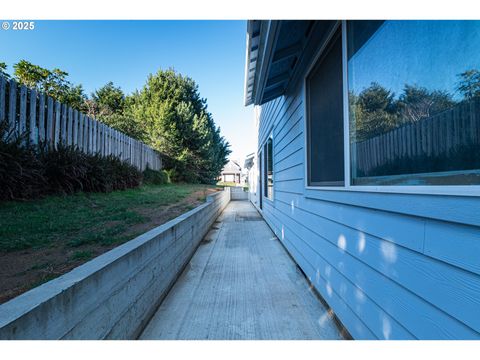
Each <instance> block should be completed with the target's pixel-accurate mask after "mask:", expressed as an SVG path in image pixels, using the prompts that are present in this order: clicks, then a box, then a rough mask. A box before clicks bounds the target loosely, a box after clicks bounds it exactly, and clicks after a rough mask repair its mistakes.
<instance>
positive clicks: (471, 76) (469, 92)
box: [457, 69, 480, 100]
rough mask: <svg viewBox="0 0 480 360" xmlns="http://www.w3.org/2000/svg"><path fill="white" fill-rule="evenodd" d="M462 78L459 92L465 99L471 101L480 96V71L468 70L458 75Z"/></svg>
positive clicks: (458, 88)
mask: <svg viewBox="0 0 480 360" xmlns="http://www.w3.org/2000/svg"><path fill="white" fill-rule="evenodd" d="M458 77H459V78H460V80H459V82H458V84H457V90H458V91H460V93H462V95H463V96H464V97H465V99H467V100H468V99H471V98H473V97H475V96H479V95H480V71H478V70H476V69H471V70H467V71H465V72H463V73H461V74H459V75H458Z"/></svg>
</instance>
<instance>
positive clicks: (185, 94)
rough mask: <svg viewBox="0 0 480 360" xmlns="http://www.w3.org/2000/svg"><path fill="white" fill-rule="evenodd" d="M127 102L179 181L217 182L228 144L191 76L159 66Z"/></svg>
mask: <svg viewBox="0 0 480 360" xmlns="http://www.w3.org/2000/svg"><path fill="white" fill-rule="evenodd" d="M127 103H128V109H127V110H126V112H125V113H126V114H129V115H131V116H132V118H135V119H136V120H137V121H138V122H139V123H140V124H141V126H142V129H143V134H142V141H144V142H146V143H147V144H149V145H150V146H152V147H153V148H155V149H157V150H158V151H160V152H161V153H162V154H164V155H166V157H167V161H166V162H165V164H166V167H167V168H170V169H171V171H172V174H173V177H174V179H175V180H177V181H187V182H210V183H211V182H214V181H215V178H216V177H217V176H218V175H219V174H220V172H221V169H222V168H223V166H224V165H225V164H226V162H227V156H228V154H229V153H230V150H229V144H228V143H227V142H226V141H225V139H224V138H223V137H222V136H221V135H220V130H219V129H218V128H217V127H216V125H215V122H214V121H213V118H212V116H211V114H210V113H209V112H208V111H207V105H206V100H205V99H202V98H201V97H200V94H199V91H198V86H197V84H196V83H195V82H194V81H193V80H192V79H191V78H189V77H185V76H182V75H181V74H178V73H177V72H175V71H174V70H173V69H169V70H165V71H164V70H160V71H158V72H157V73H156V74H155V75H150V76H149V77H148V80H147V83H146V84H145V86H144V87H143V89H142V90H141V91H137V92H136V93H134V94H133V95H132V96H131V98H130V99H128V100H127Z"/></svg>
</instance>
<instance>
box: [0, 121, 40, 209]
mask: <svg viewBox="0 0 480 360" xmlns="http://www.w3.org/2000/svg"><path fill="white" fill-rule="evenodd" d="M24 142H25V139H24V138H15V139H14V138H12V136H11V133H9V132H8V131H7V124H6V122H3V123H0V200H14V199H25V198H34V197H37V196H40V195H41V194H42V192H43V191H44V189H45V187H46V186H47V180H46V179H45V177H44V172H43V164H42V163H41V161H40V160H39V158H38V153H37V151H36V150H37V149H36V148H35V147H33V146H30V145H28V144H27V143H26V144H25V145H22V143H24Z"/></svg>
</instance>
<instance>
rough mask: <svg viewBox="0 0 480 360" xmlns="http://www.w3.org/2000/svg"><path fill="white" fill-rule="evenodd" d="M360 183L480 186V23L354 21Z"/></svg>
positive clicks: (353, 94)
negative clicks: (479, 49)
mask: <svg viewBox="0 0 480 360" xmlns="http://www.w3.org/2000/svg"><path fill="white" fill-rule="evenodd" d="M347 41H348V49H349V51H350V53H349V54H348V59H349V60H348V78H349V81H348V88H349V107H350V140H351V149H352V151H351V160H352V164H351V170H352V171H351V173H352V184H357V185H372V184H373V185H378V184H380V185H467V184H480V171H479V169H480V141H479V140H480V52H479V51H478V48H479V46H480V22H479V21H385V22H371V21H349V22H348V25H347Z"/></svg>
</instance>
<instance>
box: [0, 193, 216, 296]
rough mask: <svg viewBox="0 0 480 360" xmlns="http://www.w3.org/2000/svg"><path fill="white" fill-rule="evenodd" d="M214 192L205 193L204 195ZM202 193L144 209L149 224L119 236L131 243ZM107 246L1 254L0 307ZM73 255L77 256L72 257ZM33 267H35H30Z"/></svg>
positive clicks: (198, 199) (191, 205) (200, 199)
mask: <svg viewBox="0 0 480 360" xmlns="http://www.w3.org/2000/svg"><path fill="white" fill-rule="evenodd" d="M215 191H217V190H216V189H208V190H207V195H208V194H211V193H213V192H215ZM204 195H205V192H204V191H203V190H200V191H196V192H193V193H192V194H190V195H189V196H187V197H185V198H184V199H183V200H181V201H179V202H177V203H175V204H172V205H167V206H163V207H156V208H146V209H142V210H140V211H139V212H140V213H141V215H145V217H146V218H149V221H148V222H144V223H141V224H136V225H132V226H130V227H129V228H127V230H126V231H125V232H124V233H123V234H122V235H126V236H131V239H133V238H135V237H136V236H138V235H140V234H142V233H144V232H146V231H148V230H150V229H152V228H154V227H157V226H159V225H161V224H164V223H166V222H167V221H169V220H172V219H174V218H176V217H177V216H179V215H181V214H183V213H184V212H186V211H188V210H191V209H193V208H194V207H196V206H198V205H200V204H202V203H203V202H204V200H203V196H204ZM118 245H119V244H118V243H117V244H113V245H109V246H105V245H98V244H88V245H82V246H79V247H76V248H72V247H69V246H68V245H67V244H63V245H60V246H55V247H48V248H41V249H27V250H20V251H12V252H6V253H0V279H1V281H0V304H1V303H4V302H6V301H8V300H10V299H12V298H14V297H15V296H18V295H20V294H22V293H23V292H25V291H28V290H30V289H32V288H34V287H36V286H38V285H40V284H42V283H44V282H47V281H49V280H52V279H54V278H56V277H58V276H60V275H63V274H65V273H67V272H69V271H70V270H72V269H73V268H75V267H77V266H79V265H81V264H83V263H85V262H87V261H89V260H91V259H92V258H94V257H96V256H98V255H100V254H103V253H105V252H107V251H108V250H111V249H112V248H114V247H116V246H118ZM75 254H77V255H78V256H77V257H75ZM32 264H35V265H33V266H32Z"/></svg>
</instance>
